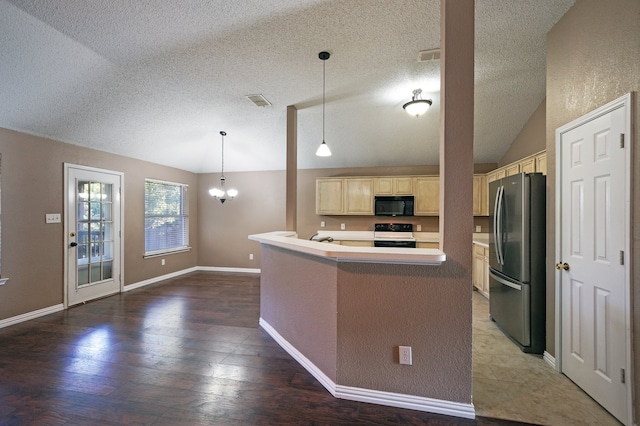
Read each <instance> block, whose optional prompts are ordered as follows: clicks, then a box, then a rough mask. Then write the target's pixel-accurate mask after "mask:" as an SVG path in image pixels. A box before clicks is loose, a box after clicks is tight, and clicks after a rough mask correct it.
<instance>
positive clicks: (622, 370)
mask: <svg viewBox="0 0 640 426" xmlns="http://www.w3.org/2000/svg"><path fill="white" fill-rule="evenodd" d="M620 381H621V382H622V383H626V377H625V372H624V368H621V369H620Z"/></svg>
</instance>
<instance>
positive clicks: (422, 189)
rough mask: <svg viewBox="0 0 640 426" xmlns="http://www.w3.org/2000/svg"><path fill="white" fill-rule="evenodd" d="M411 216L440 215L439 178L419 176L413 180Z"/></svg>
mask: <svg viewBox="0 0 640 426" xmlns="http://www.w3.org/2000/svg"><path fill="white" fill-rule="evenodd" d="M413 191H414V197H415V198H414V200H413V214H414V215H415V216H438V215H439V214H440V178H439V177H438V176H420V177H415V178H413Z"/></svg>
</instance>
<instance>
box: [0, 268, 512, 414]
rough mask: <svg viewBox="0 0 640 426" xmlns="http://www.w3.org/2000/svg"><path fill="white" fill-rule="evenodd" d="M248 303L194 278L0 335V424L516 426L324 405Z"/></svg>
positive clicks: (252, 289)
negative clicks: (263, 326)
mask: <svg viewBox="0 0 640 426" xmlns="http://www.w3.org/2000/svg"><path fill="white" fill-rule="evenodd" d="M259 299H260V281H259V277H258V276H257V275H249V274H230V273H215V272H195V273H191V274H188V275H184V276H181V277H178V278H174V279H170V280H166V281H163V282H160V283H157V284H154V285H149V286H146V287H144V288H141V289H137V290H133V291H130V292H128V293H125V294H121V295H116V296H112V297H109V298H105V299H102V300H97V301H93V302H91V303H87V304H86V305H81V306H78V307H74V308H72V309H69V310H67V311H64V312H60V313H56V314H52V315H48V316H45V317H41V318H38V319H35V320H31V321H28V322H24V323H21V324H17V325H14V326H11V327H6V328H3V329H0V424H2V425H116V424H127V425H129V424H147V425H226V424H229V425H232V424H233V425H237V424H251V425H263V424H265V425H266V424H323V425H325V424H326V425H345V424H396V425H397V424H427V425H514V424H518V423H514V422H508V421H502V420H494V419H486V418H478V419H476V420H466V419H460V418H455V417H447V416H441V415H435V414H427V413H422V412H419V411H412V410H405V409H398V408H393V407H385V406H379V405H373V404H366V403H358V402H353V401H345V400H340V399H335V398H333V397H332V396H331V394H330V393H329V392H327V391H326V390H325V389H324V388H323V387H322V386H321V385H320V384H319V383H318V382H317V381H316V380H315V379H314V377H313V376H312V375H311V374H309V373H307V372H306V371H305V370H304V369H303V368H302V367H301V366H300V365H299V364H298V363H297V362H296V361H294V360H293V359H292V358H291V357H290V356H289V355H288V354H287V353H286V352H285V351H284V350H283V349H281V348H280V347H279V346H278V345H277V344H276V343H275V342H274V341H273V340H272V339H271V337H269V335H267V334H266V333H265V332H264V331H263V330H262V329H260V328H259V327H258V317H259V310H260V300H259Z"/></svg>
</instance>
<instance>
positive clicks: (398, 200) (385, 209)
mask: <svg viewBox="0 0 640 426" xmlns="http://www.w3.org/2000/svg"><path fill="white" fill-rule="evenodd" d="M373 207H374V211H375V215H376V216H413V196H398V197H375V198H374V204H373Z"/></svg>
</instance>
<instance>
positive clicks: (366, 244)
mask: <svg viewBox="0 0 640 426" xmlns="http://www.w3.org/2000/svg"><path fill="white" fill-rule="evenodd" d="M340 244H341V245H343V246H348V247H373V241H349V240H344V241H341V242H340Z"/></svg>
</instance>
